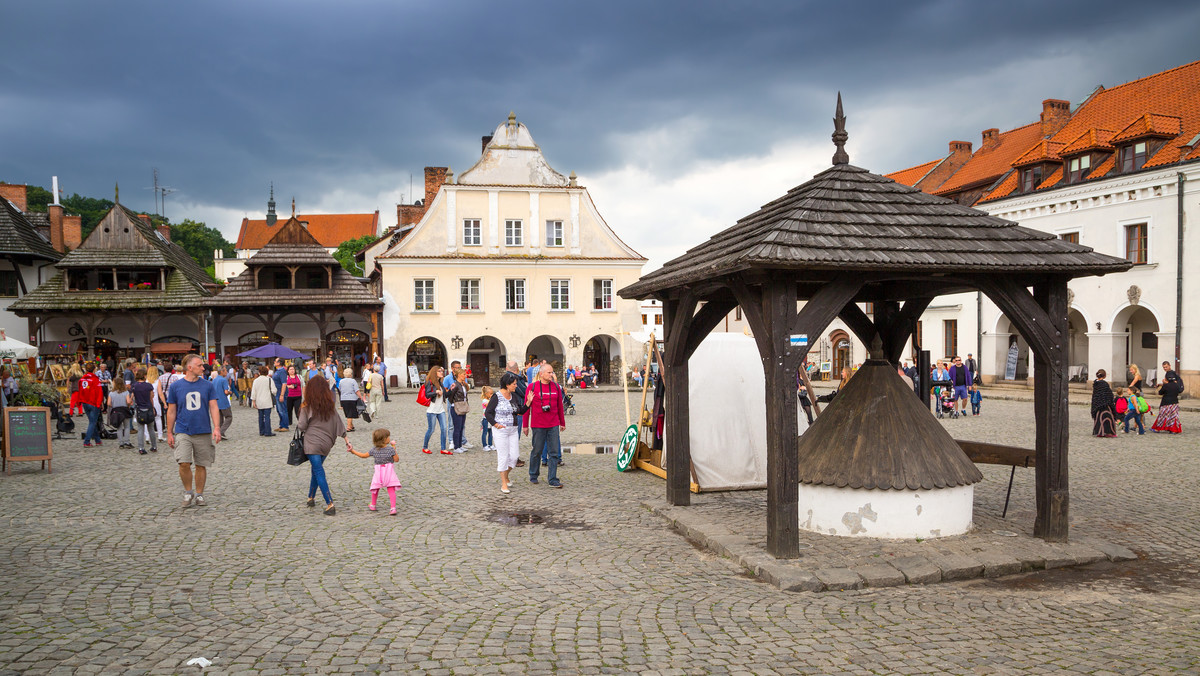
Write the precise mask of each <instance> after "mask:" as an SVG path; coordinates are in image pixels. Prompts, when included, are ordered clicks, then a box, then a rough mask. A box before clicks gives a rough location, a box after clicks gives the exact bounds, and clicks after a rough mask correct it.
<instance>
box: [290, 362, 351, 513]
mask: <svg viewBox="0 0 1200 676" xmlns="http://www.w3.org/2000/svg"><path fill="white" fill-rule="evenodd" d="M296 426H297V428H298V429H299V430H300V431H301V432H303V433H304V454H305V455H307V456H308V466H309V469H311V470H312V477H311V478H310V480H309V482H308V502H307V503H306V504H307V505H308V506H309V507H313V506H315V505H316V498H317V489H318V488H320V489H321V497H322V498H325V516H333V515H334V513H335V512H336V510H334V508H333V496H332V495H330V493H329V482H328V481H327V480H326V479H325V458H326V457H328V456H329V451H331V450H333V443H334V442H335V441H337V439H338V437H341V438H342V440H344V441H345V442H346V450H348V451H353V450H354V447H353V446H351V445H350V439H348V438H346V423H344V422H342V417H341V416H339V415H338V414H337V406H336V405H335V404H334V401H333V391H332V390H331V389H330V388H329V381H327V380H325V377H324V376H313V377H312V379H311V380H309V381H308V387H307V388H305V389H304V401H302V402H301V403H300V420H299V421H298V422H297V423H296Z"/></svg>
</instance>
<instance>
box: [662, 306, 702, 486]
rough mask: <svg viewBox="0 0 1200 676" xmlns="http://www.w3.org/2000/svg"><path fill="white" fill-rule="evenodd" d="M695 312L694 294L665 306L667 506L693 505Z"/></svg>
mask: <svg viewBox="0 0 1200 676" xmlns="http://www.w3.org/2000/svg"><path fill="white" fill-rule="evenodd" d="M695 312H696V297H695V296H694V295H692V294H691V293H685V294H683V297H682V298H680V299H679V300H667V301H665V302H664V303H663V328H664V329H666V331H667V332H668V333H667V334H666V335H665V336H664V338H665V340H666V343H667V363H666V364H665V365H664V368H661V369H659V370H660V374H659V376H660V377H661V378H663V385H664V386H665V387H666V398H667V400H666V408H667V410H666V420H665V421H664V424H665V426H666V430H665V431H666V441H667V446H666V453H665V454H664V455H665V456H666V457H665V458H664V462H663V469H665V470H666V472H667V503H668V504H671V505H677V506H683V505H690V504H691V503H692V494H691V492H690V490H689V487H690V484H691V465H692V438H691V412H690V406H689V400H688V359H687V354H686V345H687V340H688V332H689V331H690V329H691V322H692V319H693V317H694V315H695ZM663 371H665V373H664V372H663Z"/></svg>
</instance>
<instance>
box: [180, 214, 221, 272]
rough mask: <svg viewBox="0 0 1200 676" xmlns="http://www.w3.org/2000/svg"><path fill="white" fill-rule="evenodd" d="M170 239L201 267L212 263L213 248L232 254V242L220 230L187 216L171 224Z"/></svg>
mask: <svg viewBox="0 0 1200 676" xmlns="http://www.w3.org/2000/svg"><path fill="white" fill-rule="evenodd" d="M171 241H172V242H174V243H176V244H178V245H179V246H181V247H183V250H184V251H186V252H188V254H190V255H191V257H192V258H195V259H196V262H197V263H199V264H200V267H202V268H208V267H211V266H212V265H213V250H215V249H220V250H221V251H222V252H224V253H225V255H226V256H227V257H232V256H233V244H232V243H231V242H230V241H229V240H227V239H225V236H224V235H222V234H221V231H220V230H217V229H216V228H210V227H208V226H207V225H205V224H204V223H201V222H199V221H193V220H191V219H187V218H185V219H183V221H182V222H180V223H178V224H176V225H172V226H171Z"/></svg>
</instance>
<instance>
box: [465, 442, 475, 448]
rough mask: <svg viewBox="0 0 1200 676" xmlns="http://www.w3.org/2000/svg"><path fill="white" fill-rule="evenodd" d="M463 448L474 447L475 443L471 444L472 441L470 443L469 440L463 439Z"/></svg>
mask: <svg viewBox="0 0 1200 676" xmlns="http://www.w3.org/2000/svg"><path fill="white" fill-rule="evenodd" d="M463 448H475V444H473V443H471V442H469V441H464V442H463Z"/></svg>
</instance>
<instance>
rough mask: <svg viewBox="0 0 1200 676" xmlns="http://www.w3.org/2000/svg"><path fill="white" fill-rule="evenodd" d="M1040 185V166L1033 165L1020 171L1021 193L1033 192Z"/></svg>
mask: <svg viewBox="0 0 1200 676" xmlns="http://www.w3.org/2000/svg"><path fill="white" fill-rule="evenodd" d="M1041 184H1042V165H1040V164H1035V165H1034V166H1032V167H1026V168H1025V169H1022V170H1021V192H1033V191H1034V190H1036V189H1037V187H1038V186H1039V185H1041Z"/></svg>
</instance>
